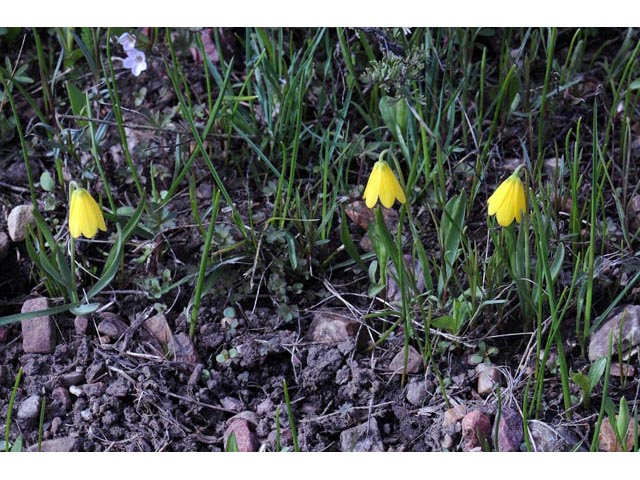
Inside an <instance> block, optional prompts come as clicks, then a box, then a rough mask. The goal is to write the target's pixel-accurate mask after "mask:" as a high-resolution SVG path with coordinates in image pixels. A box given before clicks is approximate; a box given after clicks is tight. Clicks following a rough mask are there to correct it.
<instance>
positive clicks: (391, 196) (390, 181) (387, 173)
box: [362, 152, 407, 208]
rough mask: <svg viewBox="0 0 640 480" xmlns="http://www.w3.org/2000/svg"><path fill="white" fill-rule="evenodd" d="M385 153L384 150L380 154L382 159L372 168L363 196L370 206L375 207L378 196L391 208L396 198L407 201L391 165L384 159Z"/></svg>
mask: <svg viewBox="0 0 640 480" xmlns="http://www.w3.org/2000/svg"><path fill="white" fill-rule="evenodd" d="M383 154H384V152H383V153H381V154H380V160H378V161H377V162H376V163H375V164H374V165H373V170H371V175H369V181H368V182H367V186H366V188H365V189H364V195H363V196H362V198H364V201H365V203H366V204H367V207H368V208H373V207H374V206H375V204H376V203H377V202H378V198H380V203H382V205H384V206H385V207H386V208H391V207H392V206H393V202H394V201H395V200H396V199H397V200H398V201H399V202H400V203H405V202H406V201H407V199H406V197H405V196H404V191H403V190H402V187H401V186H400V183H398V179H397V178H396V176H395V175H394V174H393V171H392V170H391V167H389V165H388V164H387V162H385V161H384V160H383V159H382V157H383Z"/></svg>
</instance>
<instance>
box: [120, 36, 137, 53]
mask: <svg viewBox="0 0 640 480" xmlns="http://www.w3.org/2000/svg"><path fill="white" fill-rule="evenodd" d="M118 43H119V44H120V45H122V49H123V50H124V51H125V52H126V53H129V50H134V48H135V46H136V37H134V36H133V35H131V34H130V33H129V32H125V33H123V34H122V35H120V36H119V37H118Z"/></svg>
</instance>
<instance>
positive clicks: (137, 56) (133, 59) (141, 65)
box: [122, 48, 147, 77]
mask: <svg viewBox="0 0 640 480" xmlns="http://www.w3.org/2000/svg"><path fill="white" fill-rule="evenodd" d="M122 65H123V66H124V68H128V69H129V70H131V73H132V74H133V76H134V77H137V76H138V75H140V74H141V73H142V72H144V71H145V70H146V69H147V58H146V57H145V54H144V52H141V51H140V50H136V49H135V48H132V49H130V50H127V58H125V59H124V60H123V61H122Z"/></svg>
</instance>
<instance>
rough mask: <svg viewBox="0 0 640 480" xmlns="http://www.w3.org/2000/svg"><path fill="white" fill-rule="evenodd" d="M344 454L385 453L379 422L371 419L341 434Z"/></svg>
mask: <svg viewBox="0 0 640 480" xmlns="http://www.w3.org/2000/svg"><path fill="white" fill-rule="evenodd" d="M340 450H341V451H342V452H383V451H384V444H383V443H382V439H381V438H380V430H379V429H378V421H377V420H376V419H375V418H374V417H371V418H370V419H369V421H368V422H366V423H363V424H361V425H358V426H357V427H353V428H350V429H348V430H344V431H343V432H342V433H340Z"/></svg>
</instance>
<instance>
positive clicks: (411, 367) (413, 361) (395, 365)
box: [389, 345, 423, 373]
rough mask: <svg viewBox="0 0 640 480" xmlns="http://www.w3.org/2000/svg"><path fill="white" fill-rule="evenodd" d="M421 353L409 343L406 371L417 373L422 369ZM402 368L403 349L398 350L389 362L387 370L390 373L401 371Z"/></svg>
mask: <svg viewBox="0 0 640 480" xmlns="http://www.w3.org/2000/svg"><path fill="white" fill-rule="evenodd" d="M422 366H423V364H422V355H420V354H419V353H418V351H417V350H416V349H415V348H413V347H412V346H411V345H409V352H408V356H407V373H418V372H420V370H422ZM403 368H404V349H402V350H400V351H399V352H398V353H396V355H395V356H394V357H393V358H392V359H391V361H390V362H389V371H390V372H392V373H402V369H403Z"/></svg>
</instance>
